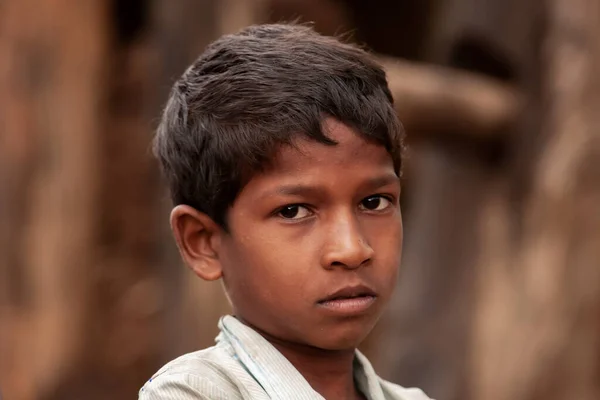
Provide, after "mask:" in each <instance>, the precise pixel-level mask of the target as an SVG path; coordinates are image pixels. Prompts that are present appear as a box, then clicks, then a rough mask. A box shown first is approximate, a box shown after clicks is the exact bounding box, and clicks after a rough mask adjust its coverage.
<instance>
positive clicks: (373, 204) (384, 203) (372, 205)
mask: <svg viewBox="0 0 600 400" xmlns="http://www.w3.org/2000/svg"><path fill="white" fill-rule="evenodd" d="M391 204H392V203H391V202H390V201H389V200H388V199H386V198H385V197H382V196H371V197H367V198H366V199H364V200H363V201H361V202H360V207H361V208H363V209H365V210H369V211H382V210H385V209H386V208H388V207H389V206H390V205H391Z"/></svg>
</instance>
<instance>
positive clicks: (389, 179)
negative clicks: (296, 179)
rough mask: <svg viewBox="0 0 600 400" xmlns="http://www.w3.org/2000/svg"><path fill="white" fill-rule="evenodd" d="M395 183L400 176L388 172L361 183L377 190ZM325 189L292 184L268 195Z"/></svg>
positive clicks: (299, 194)
mask: <svg viewBox="0 0 600 400" xmlns="http://www.w3.org/2000/svg"><path fill="white" fill-rule="evenodd" d="M394 183H400V178H399V177H398V176H397V175H396V174H386V175H381V176H377V177H374V178H369V179H367V180H366V181H365V182H364V183H362V184H361V186H360V189H362V190H375V189H378V188H381V187H384V186H387V185H391V184H394ZM322 192H323V190H322V188H321V187H319V186H312V185H303V184H291V185H281V186H279V187H277V188H276V189H275V190H273V191H269V192H268V193H266V195H281V196H311V195H312V196H315V195H318V194H320V193H322Z"/></svg>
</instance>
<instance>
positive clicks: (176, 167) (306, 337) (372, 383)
mask: <svg viewBox="0 0 600 400" xmlns="http://www.w3.org/2000/svg"><path fill="white" fill-rule="evenodd" d="M402 137H403V130H402V126H401V124H400V122H399V121H398V118H397V116H396V114H395V112H394V108H393V105H392V96H391V94H390V91H389V89H388V86H387V81H386V78H385V73H384V72H383V71H382V69H381V68H380V67H379V66H378V65H377V64H376V63H375V62H374V61H373V60H372V59H371V58H370V57H369V55H368V54H367V53H365V52H364V51H362V50H360V49H358V48H356V47H353V46H351V45H347V44H342V43H340V42H338V41H337V40H336V39H334V38H330V37H324V36H321V35H319V34H317V33H315V32H314V31H313V30H312V29H310V28H309V27H306V26H298V25H261V26H253V27H249V28H247V29H245V30H243V31H241V32H239V33H237V34H235V35H228V36H224V37H222V38H221V39H219V40H217V41H216V42H214V43H213V44H211V45H210V46H209V47H208V48H207V49H206V51H205V52H204V53H203V54H202V55H201V56H200V58H199V59H198V60H197V61H196V62H195V63H194V64H193V65H192V66H191V67H190V68H189V69H188V70H187V71H186V72H185V74H184V75H183V77H182V78H181V79H179V81H178V82H177V83H176V84H175V85H174V87H173V90H172V92H171V95H170V98H169V101H168V103H167V106H166V109H165V111H164V115H163V118H162V122H161V124H160V126H159V129H158V131H157V135H156V138H155V152H156V154H157V157H158V159H159V161H160V163H161V166H162V169H163V171H164V173H165V176H166V179H167V181H168V183H169V185H170V190H171V195H172V198H173V201H174V204H175V208H174V209H173V211H172V213H171V228H172V230H173V233H174V236H175V239H176V241H177V245H178V247H179V250H180V253H181V255H182V257H183V259H184V261H185V263H186V264H187V265H188V266H189V267H190V268H191V269H192V270H193V271H194V272H195V273H196V274H197V275H198V276H200V277H201V278H202V279H205V280H217V279H222V282H223V286H224V288H225V291H226V293H227V296H228V298H229V300H230V302H231V304H232V307H233V313H234V316H226V317H223V318H222V319H221V321H220V322H219V328H220V331H221V333H220V334H219V336H218V337H217V344H216V346H214V347H211V348H209V349H205V350H202V351H198V352H195V353H191V354H188V355H185V356H182V357H180V358H178V359H176V360H174V361H172V362H170V363H169V364H167V365H166V366H164V367H163V368H162V369H161V370H160V371H159V372H158V373H157V374H156V375H154V377H153V378H152V379H150V381H148V383H147V384H146V385H145V386H144V387H143V388H142V389H141V390H140V394H139V398H140V399H142V400H156V399H172V400H188V399H189V400H191V399H213V400H215V399H231V400H233V399H257V400H262V399H280V400H290V399H323V398H325V399H328V400H335V399H369V400H384V399H386V400H422V399H427V397H426V396H425V395H424V394H423V392H421V391H420V390H418V389H404V388H402V387H400V386H397V385H394V384H391V383H388V382H385V381H383V380H381V379H380V378H378V377H377V375H376V374H375V372H374V371H373V369H372V367H371V365H370V364H369V362H368V361H367V359H366V358H365V357H364V356H363V355H362V354H361V353H360V352H358V351H357V350H356V347H357V346H358V345H359V343H360V342H361V341H362V340H363V339H364V338H365V337H366V336H367V334H368V333H369V332H370V331H371V329H372V328H373V326H374V325H375V323H376V321H377V319H378V318H379V316H380V315H381V313H382V311H383V308H384V305H385V304H386V303H387V302H388V300H389V299H390V295H391V293H392V290H393V288H394V286H395V285H396V277H397V270H398V266H399V263H400V255H401V248H402V219H401V213H400V206H399V197H400V180H399V176H400V170H401V167H402Z"/></svg>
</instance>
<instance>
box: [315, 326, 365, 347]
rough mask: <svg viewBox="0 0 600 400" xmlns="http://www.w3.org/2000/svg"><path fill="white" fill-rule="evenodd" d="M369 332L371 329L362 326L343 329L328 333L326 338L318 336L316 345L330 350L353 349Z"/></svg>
mask: <svg viewBox="0 0 600 400" xmlns="http://www.w3.org/2000/svg"><path fill="white" fill-rule="evenodd" d="M370 332H371V329H369V330H365V327H364V326H362V327H358V328H357V329H345V330H343V331H340V332H337V334H335V335H329V337H327V338H326V340H323V338H322V337H321V338H319V339H320V340H319V343H318V345H317V346H316V347H319V348H321V349H324V350H332V351H341V350H350V349H352V350H354V349H356V348H357V347H358V346H359V345H360V344H361V343H362V342H363V341H364V340H365V339H366V337H367V336H368V334H369V333H370Z"/></svg>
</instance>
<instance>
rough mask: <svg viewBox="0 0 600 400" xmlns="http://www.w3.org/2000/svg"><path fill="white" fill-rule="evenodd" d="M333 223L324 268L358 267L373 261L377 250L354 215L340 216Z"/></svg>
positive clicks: (329, 233)
mask: <svg viewBox="0 0 600 400" xmlns="http://www.w3.org/2000/svg"><path fill="white" fill-rule="evenodd" d="M332 225H333V226H331V227H330V229H328V230H327V239H326V240H325V246H324V250H323V256H322V265H323V267H324V268H326V269H331V268H335V267H343V268H346V269H356V268H358V267H360V266H362V265H365V264H367V263H368V262H369V261H371V259H372V258H373V255H374V254H375V252H374V250H373V248H372V247H371V246H370V245H369V243H368V242H367V240H366V239H365V237H364V235H363V232H362V231H361V228H360V224H359V223H358V221H356V218H355V217H354V216H353V215H352V216H344V217H339V218H337V220H336V221H335V222H334V223H333V224H332Z"/></svg>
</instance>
